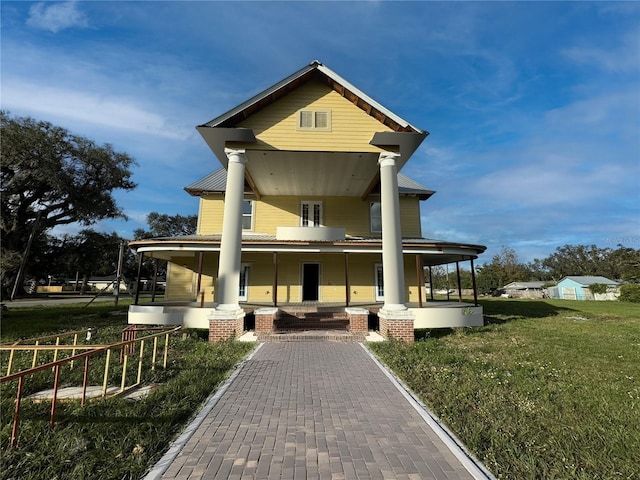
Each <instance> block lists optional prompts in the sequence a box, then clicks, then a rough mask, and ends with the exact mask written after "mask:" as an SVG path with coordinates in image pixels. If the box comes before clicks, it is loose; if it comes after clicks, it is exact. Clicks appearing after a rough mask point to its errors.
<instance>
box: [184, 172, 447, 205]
mask: <svg viewBox="0 0 640 480" xmlns="http://www.w3.org/2000/svg"><path fill="white" fill-rule="evenodd" d="M184 189H185V190H186V191H187V192H188V193H189V194H190V195H193V196H196V197H197V196H200V195H202V194H203V193H223V192H225V191H226V189H227V171H226V170H225V169H224V168H219V169H218V170H216V171H215V172H211V173H210V174H209V175H207V176H205V177H203V178H201V179H200V180H197V181H195V182H193V183H192V184H191V185H187V186H186V187H184ZM245 192H246V193H250V192H251V188H250V186H249V185H248V184H247V183H245ZM398 193H400V195H416V196H417V197H419V198H420V200H426V199H428V198H429V197H430V196H431V195H433V194H434V193H435V191H433V190H430V189H428V188H427V187H425V186H424V185H421V184H420V183H418V182H416V181H414V180H411V179H410V178H409V177H407V176H406V175H403V174H402V173H398Z"/></svg>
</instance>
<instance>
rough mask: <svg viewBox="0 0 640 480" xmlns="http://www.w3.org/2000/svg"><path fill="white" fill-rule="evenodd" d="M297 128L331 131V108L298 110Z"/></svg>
mask: <svg viewBox="0 0 640 480" xmlns="http://www.w3.org/2000/svg"><path fill="white" fill-rule="evenodd" d="M298 130H317V131H323V132H330V131H331V110H300V111H299V112H298Z"/></svg>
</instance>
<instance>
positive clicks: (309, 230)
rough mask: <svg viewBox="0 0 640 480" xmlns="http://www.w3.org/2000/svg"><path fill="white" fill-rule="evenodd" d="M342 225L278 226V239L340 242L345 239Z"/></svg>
mask: <svg viewBox="0 0 640 480" xmlns="http://www.w3.org/2000/svg"><path fill="white" fill-rule="evenodd" d="M345 234H346V232H345V229H344V228H342V227H278V228H277V229H276V240H293V241H303V242H338V241H341V240H344V239H345Z"/></svg>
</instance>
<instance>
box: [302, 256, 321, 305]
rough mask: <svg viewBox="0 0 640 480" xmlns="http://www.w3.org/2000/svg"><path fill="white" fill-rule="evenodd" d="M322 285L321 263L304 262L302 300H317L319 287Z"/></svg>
mask: <svg viewBox="0 0 640 480" xmlns="http://www.w3.org/2000/svg"><path fill="white" fill-rule="evenodd" d="M319 286H320V264H319V263H303V264H302V301H303V302H317V301H318V287H319Z"/></svg>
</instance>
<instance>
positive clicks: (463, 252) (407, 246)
mask: <svg viewBox="0 0 640 480" xmlns="http://www.w3.org/2000/svg"><path fill="white" fill-rule="evenodd" d="M129 246H130V247H131V248H132V249H133V250H135V251H136V253H139V254H140V253H142V254H144V255H145V256H147V257H151V258H159V259H162V260H171V258H175V257H192V258H193V257H194V255H195V254H196V253H198V252H219V251H220V239H219V236H211V238H203V239H202V240H196V239H194V238H192V237H189V238H188V239H184V240H181V239H179V238H176V239H150V240H138V241H134V242H131V243H129ZM485 250H486V247H484V246H482V245H471V244H461V243H454V242H444V241H438V240H428V239H405V240H403V242H402V253H403V254H405V255H420V256H421V257H422V262H423V265H424V266H435V265H444V264H448V263H454V262H460V261H468V260H473V259H475V258H477V257H478V256H479V255H480V254H482V253H483V252H484V251H485ZM242 252H243V253H249V252H251V253H317V254H365V253H369V254H371V253H374V254H382V241H381V240H379V239H378V240H375V239H368V240H345V241H338V242H302V241H278V240H268V241H265V240H248V239H243V241H242Z"/></svg>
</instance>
